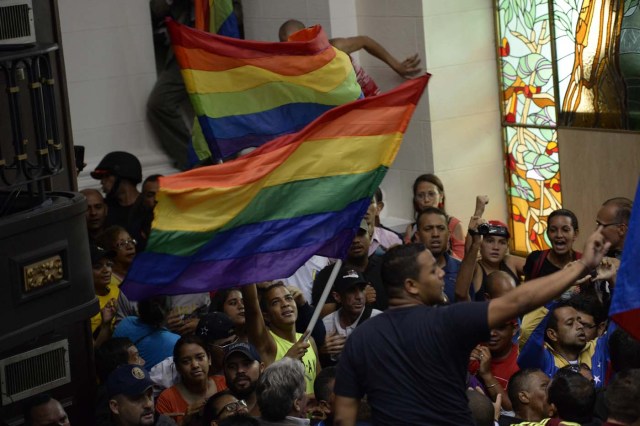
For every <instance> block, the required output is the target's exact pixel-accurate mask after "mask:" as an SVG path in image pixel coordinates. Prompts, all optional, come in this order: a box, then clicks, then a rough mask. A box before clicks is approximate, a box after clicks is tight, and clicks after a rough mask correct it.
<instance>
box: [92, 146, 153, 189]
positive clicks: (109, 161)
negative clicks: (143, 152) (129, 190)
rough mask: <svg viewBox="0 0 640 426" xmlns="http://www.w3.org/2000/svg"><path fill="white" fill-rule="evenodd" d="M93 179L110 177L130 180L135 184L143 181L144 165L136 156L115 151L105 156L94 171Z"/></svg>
mask: <svg viewBox="0 0 640 426" xmlns="http://www.w3.org/2000/svg"><path fill="white" fill-rule="evenodd" d="M90 174H91V177H92V178H94V179H98V180H100V179H102V178H104V177H106V176H109V175H114V176H118V177H121V178H124V179H129V180H131V181H132V182H134V183H140V182H141V181H142V165H141V164H140V160H138V157H136V156H135V155H133V154H131V153H129V152H125V151H113V152H110V153H108V154H107V155H105V156H104V157H103V158H102V160H100V163H98V165H97V166H96V168H95V170H94V171H92V172H91V173H90Z"/></svg>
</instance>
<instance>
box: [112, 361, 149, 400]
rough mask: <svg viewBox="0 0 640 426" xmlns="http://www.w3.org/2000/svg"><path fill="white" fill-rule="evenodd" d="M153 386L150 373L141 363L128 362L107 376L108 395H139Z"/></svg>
mask: <svg viewBox="0 0 640 426" xmlns="http://www.w3.org/2000/svg"><path fill="white" fill-rule="evenodd" d="M152 386H153V381H152V380H151V378H150V377H149V373H147V371H146V370H145V369H144V368H141V367H140V366H139V365H135V364H127V365H121V366H119V367H117V368H116V369H115V370H113V371H112V372H111V374H109V377H108V378H107V395H108V397H109V398H111V397H113V396H115V395H121V394H122V395H126V396H138V395H141V394H143V393H144V392H145V391H146V390H147V389H149V388H150V387H152Z"/></svg>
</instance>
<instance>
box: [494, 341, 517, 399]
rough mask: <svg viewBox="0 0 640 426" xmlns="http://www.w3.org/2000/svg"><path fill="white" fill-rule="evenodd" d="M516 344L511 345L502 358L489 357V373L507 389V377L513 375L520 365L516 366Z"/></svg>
mask: <svg viewBox="0 0 640 426" xmlns="http://www.w3.org/2000/svg"><path fill="white" fill-rule="evenodd" d="M517 361H518V345H516V344H513V345H512V346H511V352H509V355H507V356H506V357H505V358H503V359H495V358H491V374H493V377H495V378H496V380H497V381H498V382H499V383H500V386H502V389H504V390H507V384H509V379H510V378H511V376H513V375H514V374H515V373H516V372H517V371H518V370H520V367H518V362H517Z"/></svg>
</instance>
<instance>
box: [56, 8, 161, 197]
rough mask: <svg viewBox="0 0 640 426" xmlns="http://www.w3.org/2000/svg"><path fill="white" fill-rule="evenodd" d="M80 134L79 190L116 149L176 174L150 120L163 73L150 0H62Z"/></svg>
mask: <svg viewBox="0 0 640 426" xmlns="http://www.w3.org/2000/svg"><path fill="white" fill-rule="evenodd" d="M58 7H59V10H60V26H61V32H62V44H63V55H64V60H65V67H66V74H67V84H68V88H69V105H70V110H71V125H72V129H73V140H74V143H75V144H76V145H84V146H86V154H85V158H86V162H87V163H88V166H87V168H86V169H85V171H84V172H82V173H81V174H80V176H79V177H78V187H79V189H82V188H86V187H98V186H99V184H98V182H97V181H96V180H93V179H91V177H90V176H89V171H90V170H93V169H94V168H95V166H96V165H97V164H98V162H99V161H100V159H101V158H102V157H103V156H104V154H106V153H107V152H110V151H115V150H125V151H129V152H132V153H133V154H135V155H137V156H138V157H139V158H140V160H141V162H142V164H143V172H144V174H145V175H149V174H152V173H168V172H173V168H172V167H171V166H170V165H169V164H170V162H169V161H168V159H167V157H166V156H165V155H164V154H163V153H162V151H161V149H160V147H159V145H158V143H157V142H156V140H155V137H154V135H153V134H152V132H151V129H150V127H149V126H148V124H147V123H146V118H145V115H146V100H147V97H148V96H149V92H150V91H151V88H152V87H153V84H154V82H155V79H156V70H155V59H154V53H153V41H152V34H151V15H150V12H149V2H148V1H142V0H135V1H132V0H109V1H104V0H59V2H58Z"/></svg>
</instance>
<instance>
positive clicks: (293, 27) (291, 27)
mask: <svg viewBox="0 0 640 426" xmlns="http://www.w3.org/2000/svg"><path fill="white" fill-rule="evenodd" d="M304 28H305V26H304V24H303V23H302V22H300V21H298V20H296V19H289V20H288V21H287V22H285V23H284V24H282V25H281V26H280V29H279V30H278V38H279V39H280V41H287V40H288V39H289V36H290V35H291V34H293V33H295V32H297V31H300V30H303V29H304Z"/></svg>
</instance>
